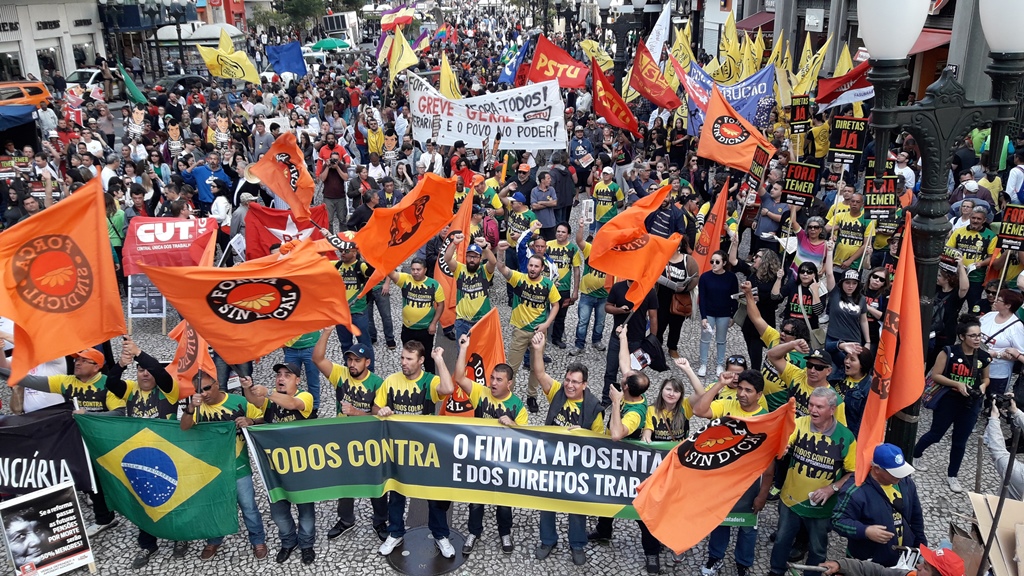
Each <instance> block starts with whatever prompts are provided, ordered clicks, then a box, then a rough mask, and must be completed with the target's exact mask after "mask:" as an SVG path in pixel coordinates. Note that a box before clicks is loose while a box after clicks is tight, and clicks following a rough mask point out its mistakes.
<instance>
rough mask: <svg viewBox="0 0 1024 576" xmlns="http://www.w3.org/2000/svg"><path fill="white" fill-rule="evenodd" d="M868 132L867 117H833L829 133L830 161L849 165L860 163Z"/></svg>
mask: <svg viewBox="0 0 1024 576" xmlns="http://www.w3.org/2000/svg"><path fill="white" fill-rule="evenodd" d="M867 133H868V121H867V119H865V118H849V117H846V116H837V117H835V118H833V119H832V132H830V133H829V147H828V162H829V163H830V164H831V163H835V162H842V163H843V164H846V165H847V166H853V165H856V164H858V163H859V161H860V156H861V154H862V153H863V151H864V140H865V138H866V137H867Z"/></svg>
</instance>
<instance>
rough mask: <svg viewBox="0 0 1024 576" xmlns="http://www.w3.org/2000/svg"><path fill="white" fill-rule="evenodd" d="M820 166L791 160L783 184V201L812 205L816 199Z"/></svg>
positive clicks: (798, 204) (792, 203) (799, 204)
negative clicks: (815, 188)
mask: <svg viewBox="0 0 1024 576" xmlns="http://www.w3.org/2000/svg"><path fill="white" fill-rule="evenodd" d="M817 178H818V167H817V166H816V165H814V164H803V163H800V162H790V163H789V167H788V168H786V179H785V181H784V182H783V184H782V202H783V204H791V205H793V206H810V205H811V201H812V200H813V199H814V182H815V181H816V180H817Z"/></svg>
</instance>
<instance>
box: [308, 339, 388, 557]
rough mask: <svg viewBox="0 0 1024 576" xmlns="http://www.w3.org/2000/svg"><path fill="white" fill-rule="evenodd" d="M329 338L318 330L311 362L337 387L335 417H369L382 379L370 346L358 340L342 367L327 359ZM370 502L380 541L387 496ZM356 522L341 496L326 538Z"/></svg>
mask: <svg viewBox="0 0 1024 576" xmlns="http://www.w3.org/2000/svg"><path fill="white" fill-rule="evenodd" d="M330 338H331V330H330V329H329V328H325V329H324V330H322V331H321V332H320V339H319V340H318V341H317V343H316V346H314V347H313V363H315V364H316V366H317V368H318V369H319V370H320V373H321V374H323V375H324V376H325V377H326V378H327V380H328V381H329V382H330V383H331V384H333V385H334V388H335V389H336V390H337V400H335V413H336V414H337V417H338V418H345V417H348V416H369V415H370V414H371V412H372V408H373V399H374V396H375V395H376V393H377V389H378V388H380V385H381V383H382V382H383V380H382V379H381V377H380V376H378V375H377V374H374V373H373V372H371V371H370V361H371V360H370V359H371V356H372V355H371V353H370V350H369V346H367V345H366V344H362V343H359V344H356V345H355V346H352V347H351V348H349V349H348V352H345V365H344V366H342V365H341V364H335V363H334V362H331V361H330V360H328V359H327V341H328V340H330ZM370 505H371V507H372V508H373V520H372V526H373V529H374V531H375V532H376V533H377V537H378V538H380V541H381V542H383V541H384V540H386V539H387V537H388V530H387V527H388V500H387V497H385V496H381V497H378V498H370ZM355 525H356V516H355V499H354V498H341V499H340V500H338V521H337V522H336V523H335V524H334V526H333V527H331V529H330V530H328V531H327V539H328V540H332V539H334V538H337V537H338V536H341V535H342V534H344V533H346V532H348V531H349V530H351V529H352V528H353V527H354V526H355Z"/></svg>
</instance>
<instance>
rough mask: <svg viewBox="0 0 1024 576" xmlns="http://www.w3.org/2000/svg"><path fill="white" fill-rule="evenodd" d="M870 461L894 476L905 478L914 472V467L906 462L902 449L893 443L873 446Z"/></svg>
mask: <svg viewBox="0 0 1024 576" xmlns="http://www.w3.org/2000/svg"><path fill="white" fill-rule="evenodd" d="M871 463H872V464H874V465H876V466H878V467H879V468H881V469H883V470H885V471H886V472H888V473H889V474H892V475H893V476H895V477H896V478H906V477H907V476H910V475H911V474H913V473H914V467H913V466H911V465H910V464H908V463H907V460H906V459H905V458H904V457H903V451H902V450H900V448H899V446H895V445H893V444H879V445H878V446H875V453H874V455H873V456H872V457H871Z"/></svg>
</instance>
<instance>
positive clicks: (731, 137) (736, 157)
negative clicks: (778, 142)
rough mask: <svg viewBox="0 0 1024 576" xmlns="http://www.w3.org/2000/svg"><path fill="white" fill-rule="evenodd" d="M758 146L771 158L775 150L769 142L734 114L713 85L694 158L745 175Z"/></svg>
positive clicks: (737, 114) (742, 118)
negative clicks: (766, 151)
mask: <svg viewBox="0 0 1024 576" xmlns="http://www.w3.org/2000/svg"><path fill="white" fill-rule="evenodd" d="M758 144H760V145H761V146H764V147H765V148H766V149H768V151H769V152H770V154H771V155H772V156H774V155H775V147H774V146H772V144H771V142H769V141H768V140H767V139H766V138H765V137H764V135H762V134H761V131H760V130H758V129H757V128H755V127H754V126H753V125H751V124H750V122H747V120H746V118H744V117H743V116H740V115H739V113H738V112H736V110H735V109H734V108H733V107H732V106H731V105H730V104H729V102H728V101H727V100H726V99H725V96H722V92H721V91H720V90H719V89H718V86H717V85H715V86H713V87H712V89H711V100H710V101H709V102H708V112H707V115H706V116H705V120H704V126H703V127H702V128H701V130H700V143H699V144H698V145H697V155H698V156H700V157H701V158H707V159H708V160H714V161H715V162H718V163H719V164H723V165H725V166H728V167H730V168H735V169H736V170H739V171H740V172H747V171H749V170H750V163H751V161H752V160H753V159H754V152H756V151H757V145H758Z"/></svg>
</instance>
